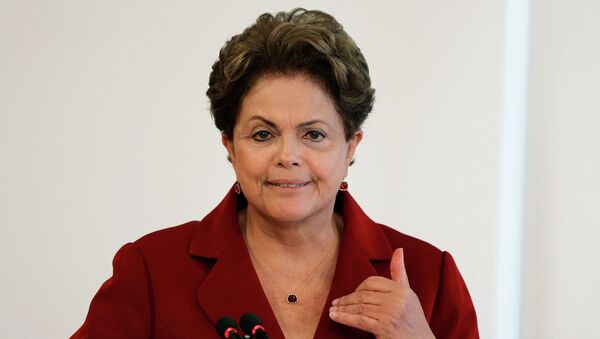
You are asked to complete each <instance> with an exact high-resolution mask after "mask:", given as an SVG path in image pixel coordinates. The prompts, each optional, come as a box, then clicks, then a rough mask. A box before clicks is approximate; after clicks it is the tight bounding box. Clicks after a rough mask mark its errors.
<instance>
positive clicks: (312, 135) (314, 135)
mask: <svg viewBox="0 0 600 339" xmlns="http://www.w3.org/2000/svg"><path fill="white" fill-rule="evenodd" d="M304 136H305V137H306V138H308V139H309V140H311V141H315V142H321V141H323V139H325V133H323V132H321V131H317V130H312V131H308V132H307V133H306V134H305V135H304Z"/></svg>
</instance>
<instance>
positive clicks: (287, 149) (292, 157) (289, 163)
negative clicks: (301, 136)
mask: <svg viewBox="0 0 600 339" xmlns="http://www.w3.org/2000/svg"><path fill="white" fill-rule="evenodd" d="M299 146H300V145H299V143H298V141H297V140H296V139H295V138H294V137H284V138H281V139H280V143H279V150H278V154H277V166H280V167H283V168H291V167H293V166H299V165H300V158H301V157H300V147H299Z"/></svg>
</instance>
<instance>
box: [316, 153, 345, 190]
mask: <svg viewBox="0 0 600 339" xmlns="http://www.w3.org/2000/svg"><path fill="white" fill-rule="evenodd" d="M345 159H346V158H345V153H343V152H337V153H335V154H330V155H328V156H321V157H319V158H318V159H314V164H315V166H313V168H315V169H316V170H315V173H314V174H315V175H316V176H317V179H318V180H319V181H324V182H327V183H329V184H331V185H337V184H338V181H341V180H342V179H343V178H344V176H345V173H346V163H345Z"/></svg>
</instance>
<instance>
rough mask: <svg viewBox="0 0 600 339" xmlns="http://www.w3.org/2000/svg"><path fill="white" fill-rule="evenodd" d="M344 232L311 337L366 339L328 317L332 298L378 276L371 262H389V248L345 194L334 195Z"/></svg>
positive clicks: (363, 333)
mask: <svg viewBox="0 0 600 339" xmlns="http://www.w3.org/2000/svg"><path fill="white" fill-rule="evenodd" d="M337 199H338V203H341V209H342V211H341V212H342V215H343V217H344V231H343V236H342V241H341V243H340V249H339V253H338V259H337V265H336V268H335V273H334V276H333V281H332V284H331V288H330V290H329V296H328V297H327V302H326V303H325V306H324V308H323V312H322V314H321V319H320V321H319V325H318V326H317V330H316V332H315V335H314V337H315V338H370V337H372V335H371V334H370V333H367V332H364V331H361V330H358V329H354V328H351V327H348V326H344V325H341V324H338V323H336V322H334V321H333V320H331V319H330V318H329V307H331V302H332V301H333V300H334V299H337V298H339V297H342V296H345V295H348V294H350V293H352V292H354V290H355V289H356V288H357V287H358V285H360V284H361V283H362V282H363V281H364V280H365V279H367V278H368V277H370V276H374V275H379V273H378V272H377V270H376V269H375V267H374V266H373V264H372V260H377V261H381V260H388V261H389V260H390V259H391V256H392V253H393V251H392V248H391V246H390V244H389V242H388V241H387V237H386V236H385V234H383V231H382V230H381V228H380V227H379V225H377V224H376V223H374V222H373V221H372V220H371V219H369V217H368V216H367V215H366V214H365V213H364V212H363V211H362V209H361V208H360V207H359V206H358V204H357V203H356V201H354V199H353V198H352V196H351V195H350V194H349V193H348V192H340V193H339V194H338V197H337Z"/></svg>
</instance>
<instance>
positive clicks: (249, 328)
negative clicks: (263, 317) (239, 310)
mask: <svg viewBox="0 0 600 339" xmlns="http://www.w3.org/2000/svg"><path fill="white" fill-rule="evenodd" d="M240 326H241V327H242V331H244V333H246V334H248V335H250V334H251V335H252V336H253V337H254V338H256V339H269V337H268V336H267V332H266V331H265V328H264V327H263V326H262V321H260V318H259V317H258V316H257V315H256V314H252V313H246V314H244V315H243V316H242V317H241V318H240Z"/></svg>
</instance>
